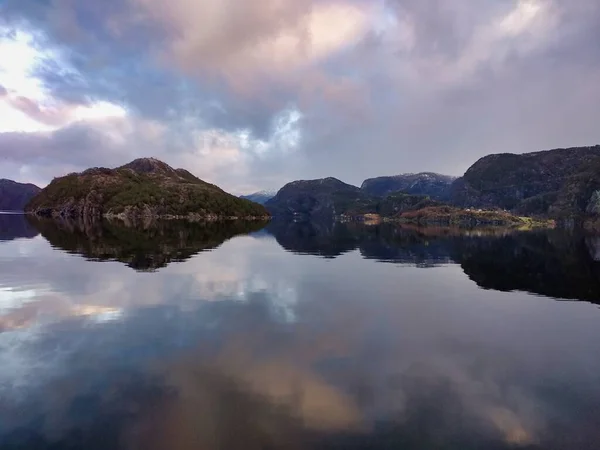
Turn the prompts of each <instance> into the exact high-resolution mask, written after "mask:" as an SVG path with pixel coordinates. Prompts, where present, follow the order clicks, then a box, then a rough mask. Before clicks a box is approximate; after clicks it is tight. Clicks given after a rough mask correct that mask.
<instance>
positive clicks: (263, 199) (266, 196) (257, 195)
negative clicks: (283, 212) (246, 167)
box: [240, 191, 277, 205]
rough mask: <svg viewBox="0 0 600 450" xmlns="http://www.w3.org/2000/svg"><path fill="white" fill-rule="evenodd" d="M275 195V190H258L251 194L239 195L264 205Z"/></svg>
mask: <svg viewBox="0 0 600 450" xmlns="http://www.w3.org/2000/svg"><path fill="white" fill-rule="evenodd" d="M275 195H277V192H275V191H258V192H254V193H253V194H248V195H240V198H243V199H246V200H250V201H251V202H254V203H258V204H259V205H264V204H265V203H267V202H268V201H269V200H271V199H272V198H273V197H275Z"/></svg>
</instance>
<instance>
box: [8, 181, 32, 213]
mask: <svg viewBox="0 0 600 450" xmlns="http://www.w3.org/2000/svg"><path fill="white" fill-rule="evenodd" d="M40 190H41V189H40V188H39V187H37V186H36V185H35V184H23V183H17V182H16V181H12V180H4V179H0V210H1V211H23V210H24V209H25V205H26V204H27V202H29V200H31V199H32V198H33V197H34V196H35V195H37V194H38V193H39V192H40Z"/></svg>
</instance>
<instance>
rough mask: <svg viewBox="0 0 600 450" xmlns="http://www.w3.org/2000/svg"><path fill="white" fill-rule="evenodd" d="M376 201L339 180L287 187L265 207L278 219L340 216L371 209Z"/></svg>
mask: <svg viewBox="0 0 600 450" xmlns="http://www.w3.org/2000/svg"><path fill="white" fill-rule="evenodd" d="M373 200H374V199H373V197H371V196H370V195H367V194H365V193H364V192H363V191H361V190H360V189H359V188H358V187H356V186H352V185H350V184H346V183H344V182H342V181H340V180H338V179H336V178H323V179H319V180H308V181H306V180H302V181H294V182H292V183H288V184H286V185H285V186H284V187H283V188H281V189H280V190H279V192H278V193H277V195H276V196H275V197H273V198H272V199H271V200H269V201H268V202H267V203H266V204H265V206H266V207H267V209H268V210H269V211H270V212H271V213H272V214H273V215H276V216H283V217H285V216H294V215H296V216H297V215H302V216H307V217H311V216H336V215H341V214H349V213H355V212H368V211H362V209H363V208H367V209H368V208H369V207H370V205H371V204H372V202H373Z"/></svg>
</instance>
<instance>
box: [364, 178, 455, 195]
mask: <svg viewBox="0 0 600 450" xmlns="http://www.w3.org/2000/svg"><path fill="white" fill-rule="evenodd" d="M454 180H455V178H454V177H450V176H447V175H440V174H438V173H431V172H423V173H408V174H403V175H396V176H391V177H377V178H370V179H368V180H365V181H364V182H363V184H362V186H361V190H363V191H364V192H365V193H367V194H369V195H373V196H377V197H385V196H387V195H390V194H392V193H394V192H403V193H405V194H411V195H424V196H428V197H431V198H432V199H434V200H442V201H444V200H448V199H449V198H450V186H451V185H452V182H453V181H454Z"/></svg>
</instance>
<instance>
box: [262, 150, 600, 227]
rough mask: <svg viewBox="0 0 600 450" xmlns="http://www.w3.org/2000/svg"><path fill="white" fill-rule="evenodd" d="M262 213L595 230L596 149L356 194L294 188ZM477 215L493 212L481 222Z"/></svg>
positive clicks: (487, 163) (599, 198)
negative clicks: (541, 222)
mask: <svg viewBox="0 0 600 450" xmlns="http://www.w3.org/2000/svg"><path fill="white" fill-rule="evenodd" d="M444 205H445V206H444ZM265 206H266V207H267V209H269V211H271V212H272V213H273V214H274V215H275V216H302V217H321V216H326V215H329V216H336V215H344V214H349V215H352V214H365V213H369V214H379V215H381V216H384V217H397V218H398V217H401V218H405V219H408V218H409V217H413V218H414V217H416V216H418V215H419V214H420V216H419V218H418V220H421V219H423V220H425V221H428V220H433V221H434V222H437V221H439V220H442V221H447V220H450V221H452V220H458V221H467V222H469V221H471V222H472V221H484V222H485V221H488V220H491V221H492V222H496V221H506V220H508V221H509V222H510V221H515V220H517V219H518V217H517V216H520V215H531V216H535V217H545V218H554V219H559V220H561V221H565V220H566V221H569V222H586V223H588V224H591V223H592V222H593V223H596V224H597V225H598V226H600V146H595V147H575V148H569V149H557V150H549V151H543V152H535V153H525V154H521V155H515V154H509V153H506V154H498V155H489V156H486V157H484V158H481V159H480V160H479V161H477V162H476V163H475V164H473V165H472V166H471V167H470V168H469V169H468V170H467V172H466V173H465V175H464V176H463V177H460V178H453V177H450V176H446V175H440V174H435V173H429V172H424V173H418V174H404V175H396V176H387V177H378V178H371V179H368V180H365V181H364V182H363V183H362V185H361V187H360V188H358V187H356V186H352V185H349V184H346V183H343V182H342V181H340V180H337V179H335V178H324V179H318V180H305V181H295V182H292V183H288V184H287V185H285V186H284V187H283V188H282V189H281V190H280V191H279V192H278V193H277V195H276V196H275V197H273V198H272V199H271V200H269V201H268V202H267V203H266V204H265ZM479 209H487V210H490V209H495V210H498V211H497V214H495V215H492V216H487V218H483V217H481V214H484V213H480V212H479ZM415 211H421V213H419V214H417V213H415ZM485 214H488V213H487V212H486V213H485Z"/></svg>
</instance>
